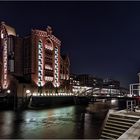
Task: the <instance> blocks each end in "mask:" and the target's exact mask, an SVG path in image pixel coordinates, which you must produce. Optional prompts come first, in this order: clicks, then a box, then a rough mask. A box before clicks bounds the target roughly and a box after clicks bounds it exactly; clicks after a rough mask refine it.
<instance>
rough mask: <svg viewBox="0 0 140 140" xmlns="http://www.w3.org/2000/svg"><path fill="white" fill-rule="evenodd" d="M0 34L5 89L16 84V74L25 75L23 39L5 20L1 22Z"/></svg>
mask: <svg viewBox="0 0 140 140" xmlns="http://www.w3.org/2000/svg"><path fill="white" fill-rule="evenodd" d="M0 34H1V35H0V37H1V38H0V75H1V76H0V88H1V89H2V90H4V91H5V90H8V89H10V87H11V86H12V84H14V83H12V82H11V81H13V79H14V76H23V68H22V66H23V63H22V61H23V57H22V56H23V55H22V50H21V49H22V48H21V47H22V39H21V38H19V37H18V36H17V35H16V32H15V29H14V28H12V27H10V26H8V25H6V24H5V23H4V22H1V24H0ZM13 90H14V88H13Z"/></svg>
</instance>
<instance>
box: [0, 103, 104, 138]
mask: <svg viewBox="0 0 140 140" xmlns="http://www.w3.org/2000/svg"><path fill="white" fill-rule="evenodd" d="M102 124H103V119H97V118H96V117H94V116H93V115H92V114H87V113H86V112H85V106H67V107H59V108H50V109H45V110H26V111H23V112H18V113H14V112H12V111H3V112H0V138H25V139H30V138H32V139H34V138H35V139H43V138H45V139H47V138H58V139H63V138H67V139H68V138H71V139H72V138H99V132H100V128H101V126H102Z"/></svg>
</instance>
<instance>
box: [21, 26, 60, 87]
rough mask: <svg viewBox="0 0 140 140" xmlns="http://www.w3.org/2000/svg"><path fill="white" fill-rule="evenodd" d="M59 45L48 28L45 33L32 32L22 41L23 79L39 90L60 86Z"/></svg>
mask: <svg viewBox="0 0 140 140" xmlns="http://www.w3.org/2000/svg"><path fill="white" fill-rule="evenodd" d="M60 45H61V41H60V40H59V39H58V38H56V37H55V36H54V35H52V28H51V27H50V26H48V28H47V30H46V31H42V30H32V33H31V36H29V37H26V38H25V39H24V77H26V78H27V79H28V80H30V81H31V82H33V83H34V84H36V85H37V86H38V87H39V89H41V88H43V87H46V88H47V87H48V85H50V84H52V86H53V87H54V88H59V86H60Z"/></svg>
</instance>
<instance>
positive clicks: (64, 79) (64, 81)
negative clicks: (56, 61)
mask: <svg viewBox="0 0 140 140" xmlns="http://www.w3.org/2000/svg"><path fill="white" fill-rule="evenodd" d="M60 85H61V87H60V88H61V89H60V90H61V92H64V93H67V92H70V91H71V88H70V60H69V57H68V56H67V55H61V61H60Z"/></svg>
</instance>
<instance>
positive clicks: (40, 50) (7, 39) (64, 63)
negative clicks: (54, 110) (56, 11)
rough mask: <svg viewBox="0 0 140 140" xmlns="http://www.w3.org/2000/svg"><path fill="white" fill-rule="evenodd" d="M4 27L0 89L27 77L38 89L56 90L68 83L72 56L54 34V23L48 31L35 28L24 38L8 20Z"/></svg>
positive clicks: (0, 56) (45, 90)
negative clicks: (62, 53)
mask: <svg viewBox="0 0 140 140" xmlns="http://www.w3.org/2000/svg"><path fill="white" fill-rule="evenodd" d="M0 31H1V39H0V91H1V89H2V90H8V89H9V88H10V85H12V83H13V82H11V81H13V79H15V80H17V81H22V80H23V81H24V83H25V84H28V85H30V86H28V88H29V87H31V88H29V89H33V91H34V92H36V93H37V92H38V93H42V92H43V93H50V92H56V90H57V91H59V89H60V87H62V86H61V84H66V82H64V81H68V80H69V65H70V63H69V58H68V57H63V58H62V57H61V54H60V46H61V41H60V40H59V39H58V38H57V37H55V36H54V35H53V34H52V28H51V27H50V26H48V27H47V29H46V30H45V31H42V30H36V29H35V30H32V31H31V34H30V35H29V36H26V37H24V38H20V37H19V36H17V35H16V32H15V29H14V28H12V27H10V26H8V25H6V24H5V23H4V22H1V26H0ZM17 81H16V82H17ZM23 87H24V86H23ZM16 88H17V87H14V89H16ZM24 88H25V87H24ZM11 90H12V89H10V91H11Z"/></svg>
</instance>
